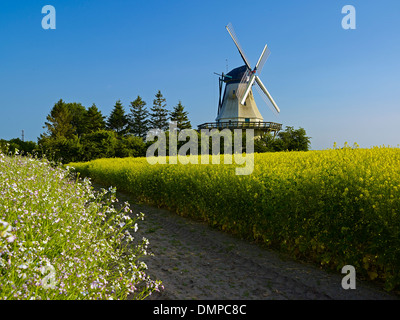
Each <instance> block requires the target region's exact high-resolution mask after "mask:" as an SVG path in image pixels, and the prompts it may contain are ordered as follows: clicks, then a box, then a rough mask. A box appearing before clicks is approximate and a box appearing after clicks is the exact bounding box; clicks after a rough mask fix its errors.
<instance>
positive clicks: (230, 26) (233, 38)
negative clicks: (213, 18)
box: [226, 23, 251, 69]
mask: <svg viewBox="0 0 400 320" xmlns="http://www.w3.org/2000/svg"><path fill="white" fill-rule="evenodd" d="M226 30H228V32H229V34H230V35H231V37H232V40H233V42H235V45H236V48H237V49H238V50H239V53H240V55H241V57H242V59H243V61H244V63H245V64H246V66H247V68H249V69H251V67H250V62H249V60H248V59H247V57H246V55H245V54H244V52H243V49H242V47H241V46H240V43H239V40H238V38H237V36H236V33H235V30H234V29H233V26H232V24H231V23H229V24H228V25H227V26H226Z"/></svg>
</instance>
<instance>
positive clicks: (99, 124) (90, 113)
mask: <svg viewBox="0 0 400 320" xmlns="http://www.w3.org/2000/svg"><path fill="white" fill-rule="evenodd" d="M105 128H106V122H105V117H104V116H103V114H102V113H101V111H100V110H99V109H98V108H97V106H96V105H95V104H94V103H93V105H92V106H91V107H90V108H89V109H88V110H87V112H86V133H92V132H96V131H99V130H103V129H105Z"/></svg>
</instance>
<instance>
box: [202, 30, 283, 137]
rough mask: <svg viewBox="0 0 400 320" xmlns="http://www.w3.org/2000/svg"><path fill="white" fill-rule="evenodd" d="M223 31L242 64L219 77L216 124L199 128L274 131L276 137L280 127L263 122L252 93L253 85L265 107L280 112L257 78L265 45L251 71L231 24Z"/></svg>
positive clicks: (267, 54) (263, 56) (265, 51)
mask: <svg viewBox="0 0 400 320" xmlns="http://www.w3.org/2000/svg"><path fill="white" fill-rule="evenodd" d="M226 29H227V30H228V32H229V34H230V36H231V37H232V39H233V41H234V43H235V45H236V48H237V49H238V51H239V53H240V56H241V57H242V59H243V61H244V63H245V65H244V66H241V67H238V68H235V69H233V70H231V71H230V72H229V73H227V74H223V73H222V74H221V75H219V76H220V78H219V103H218V113H217V118H216V119H215V120H216V123H205V124H202V125H200V126H199V129H203V128H218V129H222V128H230V129H236V128H254V129H256V131H258V132H274V133H275V134H276V133H277V132H278V131H279V130H280V129H281V128H282V125H281V124H278V123H274V122H264V119H263V117H262V115H261V113H260V111H259V110H258V108H257V105H256V102H255V100H254V97H253V91H252V87H253V85H256V88H257V89H258V91H259V93H260V95H261V97H262V98H263V99H264V101H265V102H266V104H267V105H268V106H270V105H272V107H273V108H272V109H273V110H274V111H276V112H278V113H279V112H280V109H279V108H278V106H277V104H276V103H275V101H274V99H273V98H272V96H271V95H270V93H269V92H268V90H267V88H266V87H265V86H264V84H263V83H262V81H261V79H260V78H259V76H258V75H259V74H260V72H261V70H262V68H263V66H264V64H265V61H266V60H267V59H268V57H269V55H270V51H269V49H268V46H267V45H265V47H264V50H263V51H262V53H261V56H260V58H259V59H258V62H257V64H256V65H255V67H254V68H253V69H252V68H251V66H250V63H249V60H248V59H247V58H246V56H245V54H244V52H243V50H242V48H241V46H240V43H239V41H238V39H237V36H236V34H235V31H234V29H233V26H232V24H231V23H229V24H228V25H227V26H226ZM223 83H225V90H224V93H223V94H222V87H223Z"/></svg>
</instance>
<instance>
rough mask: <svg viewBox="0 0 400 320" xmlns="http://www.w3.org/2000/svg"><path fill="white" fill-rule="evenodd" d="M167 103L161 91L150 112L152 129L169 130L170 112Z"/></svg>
mask: <svg viewBox="0 0 400 320" xmlns="http://www.w3.org/2000/svg"><path fill="white" fill-rule="evenodd" d="M165 101H166V99H165V98H164V97H163V95H162V93H161V91H160V90H158V92H157V94H156V98H155V99H154V100H153V107H152V108H151V112H150V128H151V129H160V130H163V131H166V130H168V125H169V124H168V110H167V109H166V106H167V105H166V103H165Z"/></svg>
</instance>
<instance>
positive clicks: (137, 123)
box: [129, 96, 149, 138]
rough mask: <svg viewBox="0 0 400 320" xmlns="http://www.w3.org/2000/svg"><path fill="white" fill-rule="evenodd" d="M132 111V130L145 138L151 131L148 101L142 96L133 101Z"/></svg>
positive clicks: (130, 118) (130, 123)
mask: <svg viewBox="0 0 400 320" xmlns="http://www.w3.org/2000/svg"><path fill="white" fill-rule="evenodd" d="M130 110H131V113H130V115H129V129H130V132H131V133H132V134H133V135H135V136H137V137H140V138H145V137H146V134H147V132H148V131H149V119H148V117H149V112H148V111H147V109H146V102H145V101H143V100H142V98H141V97H140V96H138V97H137V98H136V100H134V101H132V102H131V108H130Z"/></svg>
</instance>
